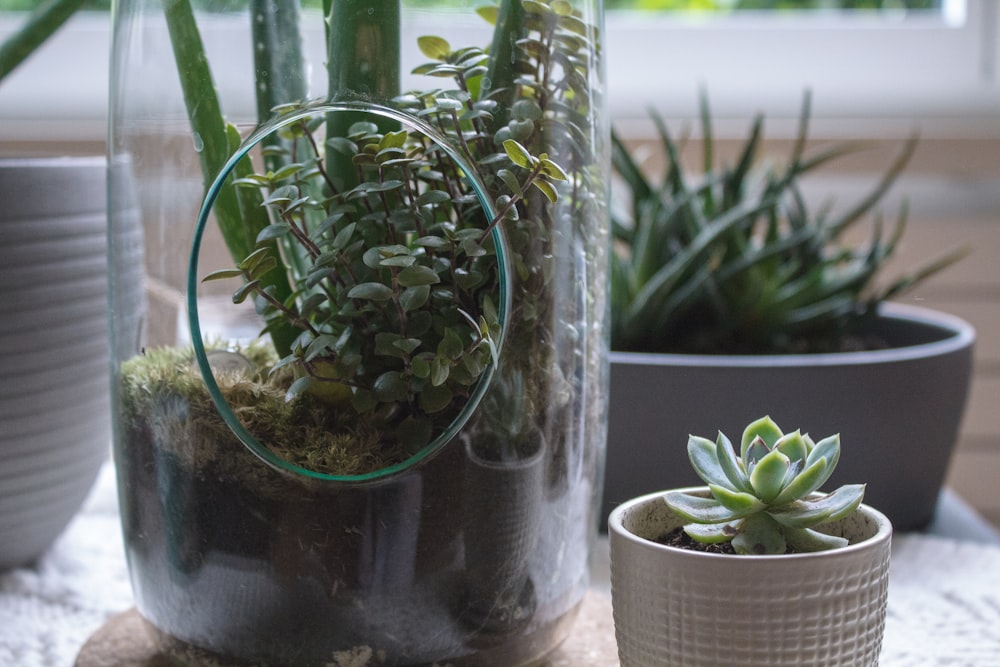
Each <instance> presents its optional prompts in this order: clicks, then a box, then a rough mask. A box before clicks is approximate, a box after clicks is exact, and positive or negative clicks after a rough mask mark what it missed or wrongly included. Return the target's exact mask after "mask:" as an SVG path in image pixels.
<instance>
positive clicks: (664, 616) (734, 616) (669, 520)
mask: <svg viewBox="0 0 1000 667" xmlns="http://www.w3.org/2000/svg"><path fill="white" fill-rule="evenodd" d="M695 488H701V487H690V488H688V489H685V490H688V491H691V490H694V489H695ZM662 497H663V494H662V493H654V494H650V495H645V496H641V497H639V498H635V499H632V500H629V501H627V502H625V503H622V504H621V505H619V506H618V507H617V508H616V509H615V510H614V511H613V512H612V513H611V517H610V519H609V522H608V526H609V531H608V532H609V536H610V541H611V592H612V604H613V607H614V621H615V637H616V639H617V641H618V656H619V659H620V660H621V665H622V667H661V666H663V667H665V666H667V665H677V666H679V667H680V666H682V667H719V666H720V665H739V666H740V667H806V666H817V665H822V666H823V667H838V666H843V667H848V666H850V667H863V666H868V665H877V664H878V657H879V652H880V651H881V647H882V634H883V630H884V627H885V610H886V594H887V592H888V575H889V547H890V541H891V535H892V526H891V524H890V523H889V520H888V519H887V518H886V517H885V515H883V514H882V513H880V512H878V511H876V510H874V509H872V508H871V507H869V506H867V505H862V506H861V509H860V510H859V511H858V512H856V513H855V514H854V515H852V516H851V517H848V518H847V519H844V520H842V521H837V522H833V523H830V524H827V525H826V526H824V527H823V528H822V529H823V530H824V531H825V532H828V533H833V534H837V535H841V536H843V537H846V538H847V539H848V540H850V542H851V543H850V544H849V545H848V546H847V547H844V548H843V549H835V550H831V551H823V552H817V553H802V554H789V555H782V556H732V555H725V554H712V553H705V552H697V551H689V550H685V549H679V548H676V547H669V546H665V545H662V544H659V543H657V542H654V541H652V540H655V539H656V538H657V537H659V536H661V535H663V534H665V533H668V532H670V531H671V530H673V529H674V528H677V527H678V526H680V525H682V524H683V523H684V522H683V520H682V519H680V518H679V517H678V516H676V515H675V514H674V513H673V512H672V511H671V510H670V509H669V508H668V507H667V505H666V503H664V502H663V500H662Z"/></svg>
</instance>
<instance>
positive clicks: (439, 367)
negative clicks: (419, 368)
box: [431, 356, 451, 387]
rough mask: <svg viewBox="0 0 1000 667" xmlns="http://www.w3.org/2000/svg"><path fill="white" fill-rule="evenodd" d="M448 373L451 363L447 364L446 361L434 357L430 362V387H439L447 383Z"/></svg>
mask: <svg viewBox="0 0 1000 667" xmlns="http://www.w3.org/2000/svg"><path fill="white" fill-rule="evenodd" d="M450 373H451V363H449V361H448V360H447V359H442V358H441V357H440V356H435V357H434V359H433V360H432V361H431V385H433V386H435V387H440V386H441V385H443V384H444V383H445V382H447V381H448V375H449V374H450Z"/></svg>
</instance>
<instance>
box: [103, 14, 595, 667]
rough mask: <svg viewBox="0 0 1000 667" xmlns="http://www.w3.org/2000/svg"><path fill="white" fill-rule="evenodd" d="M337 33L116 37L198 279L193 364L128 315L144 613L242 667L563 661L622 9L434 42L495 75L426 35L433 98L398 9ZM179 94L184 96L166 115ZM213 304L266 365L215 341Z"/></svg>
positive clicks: (590, 463)
mask: <svg viewBox="0 0 1000 667" xmlns="http://www.w3.org/2000/svg"><path fill="white" fill-rule="evenodd" d="M208 4H211V3H208ZM322 4H323V7H322V9H321V10H307V9H302V10H301V11H300V9H299V7H298V3H293V2H289V3H281V5H280V6H278V5H275V4H274V3H269V2H260V3H257V2H251V3H250V7H249V9H248V11H246V12H245V13H236V14H233V13H226V14H223V15H213V14H210V13H203V12H201V11H200V10H201V8H202V5H195V4H194V3H189V2H187V1H186V0H174V1H172V2H167V3H159V2H150V3H144V2H138V1H131V2H122V3H119V5H118V6H117V8H116V12H115V18H114V20H115V25H116V31H115V35H116V40H115V43H114V44H113V59H114V60H115V62H116V63H118V66H117V67H116V68H115V72H116V76H115V77H114V78H113V86H112V87H113V94H112V122H111V126H112V133H111V141H110V143H111V151H112V161H113V162H114V161H117V160H119V159H122V160H124V159H125V158H126V157H127V158H128V163H129V164H130V165H131V171H132V173H133V175H134V177H135V179H136V181H137V182H138V183H139V184H140V189H141V191H142V192H144V193H145V194H146V195H147V196H148V198H149V200H148V201H146V202H144V206H143V215H144V225H145V226H146V228H147V230H149V229H157V230H159V232H160V234H159V235H158V236H159V238H160V240H161V241H162V242H163V243H164V245H165V247H166V248H167V249H166V250H164V251H163V252H156V250H157V249H155V248H153V247H148V248H147V253H148V258H147V266H148V267H149V270H150V272H151V273H154V274H155V272H156V271H158V270H159V269H160V267H161V266H162V265H166V264H167V263H168V262H169V261H170V259H171V258H180V259H179V261H177V262H176V263H175V265H173V266H172V267H170V268H169V269H168V270H167V271H165V272H164V273H163V274H162V275H163V276H164V280H166V279H167V278H170V277H171V276H172V277H173V278H177V277H180V280H179V282H180V283H181V284H182V285H183V287H182V293H181V295H182V298H183V304H184V306H185V307H186V310H187V316H186V318H185V321H186V323H187V324H188V327H187V328H188V330H189V335H190V341H189V342H185V341H183V340H170V341H168V342H165V343H162V344H157V345H149V346H147V345H145V344H144V343H143V342H142V337H141V336H139V335H137V331H136V330H135V329H134V328H130V325H129V324H128V323H124V322H119V321H117V319H116V317H117V316H118V315H119V314H124V313H125V311H124V310H123V309H116V308H115V304H114V302H112V311H113V313H114V315H113V318H112V332H113V335H114V348H113V349H114V350H115V358H114V359H113V379H114V385H115V391H116V395H115V399H116V401H115V405H114V418H115V427H116V434H115V457H116V462H117V465H118V474H119V485H120V490H121V505H122V522H123V527H124V533H125V542H126V549H127V554H128V558H129V565H130V571H131V575H132V581H133V589H134V591H135V597H136V602H137V607H138V610H139V612H140V613H141V614H142V615H143V616H144V617H145V618H146V619H147V620H148V621H149V622H150V623H151V624H152V625H153V626H155V628H156V629H157V630H158V631H159V632H160V634H159V636H160V637H161V638H163V640H164V647H165V648H164V650H166V651H173V652H176V653H181V654H188V653H189V652H191V651H197V652H199V654H205V653H207V654H211V655H213V656H215V658H216V659H220V660H236V661H240V660H242V661H253V662H254V664H257V663H259V662H262V663H267V664H289V663H292V664H329V663H331V662H332V663H333V664H387V665H410V664H429V663H435V662H438V663H445V662H447V663H448V664H477V665H481V664H497V665H515V664H526V663H529V662H531V661H533V660H537V659H539V658H540V657H541V656H543V655H545V654H546V653H548V652H549V651H551V650H552V649H553V648H554V647H555V646H556V645H558V643H559V641H561V640H562V638H563V637H564V636H565V634H566V632H567V628H568V624H569V623H570V622H571V620H572V618H573V615H574V612H575V609H576V608H577V607H578V605H579V603H580V602H581V600H582V597H583V594H584V592H585V589H586V581H587V551H588V546H589V542H590V540H591V539H592V538H593V534H594V531H595V529H596V521H595V518H596V517H595V512H596V509H597V508H596V504H595V502H594V500H593V499H594V497H595V496H596V495H597V490H596V488H595V486H596V485H597V484H598V471H599V470H600V468H601V458H602V456H603V435H604V434H603V426H604V424H603V421H602V419H603V418H602V414H603V409H602V406H601V402H602V401H603V400H604V399H603V395H604V393H603V391H602V387H603V385H604V383H605V382H606V377H605V375H604V354H605V352H606V341H605V336H604V335H603V331H604V320H603V313H604V311H605V310H606V308H605V303H606V298H605V289H604V287H603V285H602V283H603V277H604V276H605V275H606V271H605V270H604V268H603V265H604V264H606V263H607V261H608V260H607V253H606V250H605V248H606V242H607V237H608V216H607V208H606V195H605V189H606V182H605V181H606V168H605V166H606V165H605V160H604V158H603V157H602V155H604V148H605V145H606V144H607V141H606V139H605V137H604V136H603V130H602V128H603V127H604V125H603V124H602V122H601V119H600V115H599V109H600V97H599V92H600V86H599V85H598V84H599V81H600V76H601V66H600V58H601V54H600V35H599V30H598V27H599V23H600V11H599V4H595V3H579V4H571V3H568V2H562V1H561V0H553V1H551V2H548V1H545V2H534V1H526V2H519V1H516V0H515V1H510V0H504V2H502V3H501V4H500V5H499V6H498V7H486V8H483V9H480V10H478V12H475V13H474V12H472V11H468V12H466V11H465V9H466V7H465V6H464V5H463V6H462V11H460V12H457V13H451V14H448V15H447V16H445V17H442V18H441V19H440V21H437V20H436V19H435V22H434V23H435V26H434V28H433V29H434V30H439V29H440V30H446V29H448V27H449V25H451V23H453V22H458V26H459V27H460V28H461V30H459V31H458V32H457V33H455V34H457V38H458V39H463V40H465V39H468V38H469V35H470V34H475V33H474V32H466V29H465V22H467V21H468V20H469V18H470V17H471V18H472V19H474V21H475V23H474V24H473V25H479V24H482V25H484V26H487V36H490V35H491V34H492V33H495V35H494V36H493V37H492V39H491V40H488V41H487V44H488V43H490V41H492V44H493V46H492V47H488V48H487V47H484V46H478V45H477V46H464V45H462V46H458V45H456V44H457V42H456V41H454V40H455V39H456V38H455V37H454V36H453V35H451V34H449V35H448V36H447V37H445V36H442V35H441V34H440V33H435V34H434V35H429V34H422V35H420V36H419V38H418V39H417V40H416V45H417V48H418V50H419V53H420V54H421V55H420V58H421V60H420V61H419V63H418V64H417V65H416V67H414V72H415V73H416V75H417V77H418V81H419V82H420V83H421V84H422V85H423V86H424V87H422V88H414V89H412V90H410V91H404V90H402V89H401V88H400V84H399V77H400V75H399V71H398V69H399V62H398V61H399V58H400V56H399V51H398V49H399V46H398V40H399V39H400V30H401V26H406V25H409V23H408V21H409V19H408V18H406V14H405V12H404V13H401V10H400V5H399V3H397V2H394V1H389V2H386V1H384V0H345V1H337V2H324V3H322ZM484 19H485V20H484ZM237 21H239V24H240V25H241V27H242V28H244V29H245V30H247V31H249V30H250V29H251V28H253V30H254V32H253V37H252V39H248V40H247V41H246V46H247V51H246V58H247V59H248V60H249V59H250V58H251V56H252V55H253V56H254V58H255V61H254V72H255V73H254V78H253V81H252V82H251V83H250V84H249V85H248V88H247V91H256V92H258V93H260V94H261V95H260V98H259V99H258V109H257V112H256V114H254V117H252V118H249V119H247V118H244V117H243V116H242V115H241V114H242V112H241V111H240V109H239V106H238V105H239V101H238V100H235V101H234V104H235V105H236V107H235V109H236V110H235V111H232V112H229V113H231V114H232V115H233V117H235V118H236V119H237V120H234V119H233V117H230V116H229V115H228V114H227V115H223V111H222V109H223V107H224V103H225V102H227V101H229V100H227V98H226V97H225V93H226V87H225V85H216V83H215V80H216V79H215V76H214V75H213V70H212V66H214V65H216V64H217V63H218V62H220V61H224V60H225V58H216V59H213V55H215V56H218V55H219V53H220V51H219V50H216V49H217V45H216V44H215V43H213V42H212V41H211V40H210V39H209V38H210V37H211V36H212V35H213V34H215V33H213V32H212V31H213V30H214V29H215V28H216V27H217V25H218V24H219V23H220V22H222V23H226V22H230V23H232V24H233V25H235V24H236V22H237ZM310 22H311V23H312V24H314V26H315V28H316V30H313V31H312V32H310ZM494 26H495V27H494ZM317 33H318V34H319V35H321V36H322V41H323V46H322V48H321V49H320V50H319V54H318V55H315V54H312V53H310V52H307V46H308V44H309V41H308V40H306V39H305V38H303V37H302V35H306V36H309V35H312V36H316V35H317ZM139 35H142V39H141V40H138V36H139ZM228 37H229V39H228V40H227V41H226V49H224V50H223V52H224V53H225V54H231V53H232V52H233V50H234V48H235V47H233V46H232V45H233V44H239V43H242V42H241V41H240V39H239V38H234V37H233V36H232V35H229V36H228ZM131 38H136V40H137V41H136V42H131V41H130V39H131ZM157 43H162V44H166V45H169V48H168V49H167V50H166V56H167V57H166V58H165V59H164V60H163V61H161V60H158V56H159V54H158V53H153V52H152V51H153V50H154V49H153V46H154V45H155V44H157ZM311 58H315V64H316V67H314V68H312V69H313V71H317V70H318V71H321V72H324V73H325V74H326V79H327V80H326V82H325V83H326V86H327V89H326V92H325V94H320V95H315V94H311V93H310V92H309V86H308V84H307V83H306V77H307V74H308V73H309V70H310V67H309V63H310V62H313V61H312V60H311ZM320 63H322V65H321V64H320ZM161 67H162V68H163V69H162V71H163V72H164V79H163V80H170V81H172V82H174V81H176V83H177V87H176V88H177V89H176V90H174V91H173V93H174V96H173V97H171V96H170V95H169V94H168V93H169V92H170V90H169V89H166V90H167V93H164V94H161V92H162V91H161V89H160V88H159V87H157V91H156V92H157V97H156V102H155V104H153V103H147V102H143V101H142V99H141V98H142V95H143V94H144V91H145V90H146V89H144V88H143V84H144V82H146V81H149V80H151V79H154V78H155V79H157V80H160V77H159V75H158V73H159V72H160V68H161ZM167 75H169V77H170V78H169V79H167V78H165V77H166V76H167ZM178 75H179V76H178ZM226 83H229V82H226ZM132 91H134V92H135V94H134V95H133V94H130V92H132ZM240 129H242V130H243V131H242V132H241V131H240ZM163 156H169V157H170V159H169V160H168V159H166V158H165V157H164V159H160V158H161V157H163ZM165 172H167V173H165ZM192 174H196V175H194V176H192ZM111 225H112V229H114V226H115V220H114V219H112V221H111ZM148 237H149V235H147V238H148ZM213 244H218V246H222V247H224V248H225V252H226V253H228V255H229V256H228V257H224V256H222V255H223V254H224V253H214V250H213V248H214V246H213ZM114 252H115V248H114V245H112V253H113V255H114ZM159 277H160V276H159V275H154V276H153V277H151V282H155V281H156V280H158V279H159ZM217 286H222V290H223V292H224V293H225V294H226V297H225V299H224V300H223V301H224V303H223V307H222V308H221V309H220V310H221V312H223V313H224V314H225V315H224V316H230V315H231V316H232V319H241V318H242V319H247V318H249V319H251V320H252V321H253V322H254V327H255V328H254V329H252V330H253V335H252V336H250V337H249V339H243V338H241V337H240V336H239V335H233V334H231V333H227V332H226V331H224V330H219V329H213V328H212V324H213V317H214V316H215V314H216V313H215V311H214V310H213V306H214V305H215V304H217V303H218V299H216V298H215V294H216V292H213V290H214V289H215V288H216V287H217ZM164 291H165V290H164ZM258 332H260V333H261V335H260V336H257V335H256V334H257V333H258ZM149 335H150V336H151V337H152V336H160V337H161V338H162V337H163V332H162V331H150V332H149ZM351 660H353V661H354V662H350V661H351Z"/></svg>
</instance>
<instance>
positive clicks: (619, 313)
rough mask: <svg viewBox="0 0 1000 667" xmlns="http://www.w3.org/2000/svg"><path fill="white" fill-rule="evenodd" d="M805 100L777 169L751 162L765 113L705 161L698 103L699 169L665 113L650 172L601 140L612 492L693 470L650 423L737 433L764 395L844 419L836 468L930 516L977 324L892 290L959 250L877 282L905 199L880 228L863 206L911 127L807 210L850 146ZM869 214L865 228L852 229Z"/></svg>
mask: <svg viewBox="0 0 1000 667" xmlns="http://www.w3.org/2000/svg"><path fill="white" fill-rule="evenodd" d="M809 102H810V100H809V96H808V94H807V95H806V96H805V98H804V103H803V107H802V114H801V118H800V125H799V130H798V133H797V136H796V139H795V142H794V145H793V148H792V153H791V155H790V156H789V158H788V160H787V162H785V163H784V164H779V165H776V166H764V167H762V166H760V164H759V162H760V160H761V158H760V157H759V155H760V153H761V152H762V150H763V149H762V143H763V130H762V126H763V118H761V117H758V118H757V119H756V120H755V122H754V123H753V125H752V128H751V130H750V133H749V137H748V139H747V140H746V142H745V143H744V144H743V145H742V146H741V147H740V149H739V151H738V154H737V157H736V159H735V161H734V162H733V164H731V165H728V164H719V163H717V158H716V156H715V154H714V152H715V145H714V142H713V135H712V123H711V118H710V114H709V111H708V104H707V102H706V101H705V99H704V98H702V112H701V127H702V131H703V141H704V170H703V173H701V174H699V175H696V176H689V175H688V174H686V173H685V172H684V168H683V166H682V164H681V152H682V150H683V144H681V143H680V142H678V141H675V140H674V139H673V137H672V136H671V134H670V133H669V131H668V129H667V127H666V125H665V124H664V123H663V121H662V119H659V118H654V121H655V124H656V127H657V128H658V131H659V137H660V143H661V148H662V153H663V154H664V156H665V161H666V170H665V173H664V174H663V176H662V178H656V179H654V178H653V176H651V175H650V174H647V173H646V172H645V171H644V170H643V168H642V166H641V165H640V163H639V160H638V157H637V156H638V155H639V153H638V152H636V153H634V154H633V153H632V152H630V150H629V148H628V146H627V145H626V144H625V143H624V142H623V141H622V140H621V139H620V138H618V137H615V138H614V152H613V162H614V167H615V171H616V174H617V176H618V177H619V180H618V181H616V186H619V187H620V189H619V190H616V191H615V192H616V196H617V195H618V194H620V195H621V196H620V198H619V199H618V200H617V201H618V206H616V207H615V208H614V210H613V234H614V243H615V250H614V253H613V256H612V280H611V282H612V297H611V299H612V340H611V345H612V350H613V351H612V353H611V404H610V416H609V420H610V425H609V450H608V463H607V469H606V476H605V480H606V482H605V500H606V502H607V503H608V504H610V505H614V504H616V503H618V502H621V501H622V500H624V499H625V498H628V497H630V496H632V495H635V494H636V493H637V492H642V491H653V490H655V489H656V488H659V485H661V484H662V483H663V481H664V480H663V479H662V477H663V475H666V482H667V483H668V484H669V485H671V486H683V485H687V484H690V483H693V482H694V480H693V479H692V474H691V472H690V471H689V470H688V469H687V466H686V465H685V463H684V454H683V451H682V450H680V449H679V448H669V447H663V446H662V444H661V443H660V442H659V441H658V437H657V436H658V434H659V433H661V432H662V431H663V426H662V425H663V424H670V425H671V426H680V427H681V428H683V429H684V430H685V431H687V432H689V433H698V432H703V431H704V430H705V429H709V428H712V427H713V426H714V425H717V424H719V423H720V422H721V424H722V426H723V428H724V429H728V430H732V429H734V428H738V427H739V425H740V424H745V423H746V422H747V421H748V420H749V419H751V418H753V416H754V415H759V414H761V413H762V412H764V411H766V410H767V409H768V405H769V404H777V405H778V406H780V407H779V408H776V411H777V414H774V415H773V416H774V418H775V419H776V420H778V421H779V422H781V421H784V422H793V423H810V424H815V425H816V428H818V429H823V430H834V429H835V428H836V425H837V424H843V425H844V426H843V428H844V436H845V438H850V439H851V441H852V442H856V443H857V449H856V451H855V453H854V456H853V457H852V458H851V460H850V461H849V462H848V463H847V464H846V465H845V466H842V467H841V469H840V470H839V471H838V473H837V474H838V475H841V476H843V477H844V478H849V477H858V476H862V475H864V476H866V477H867V478H868V479H869V480H871V481H872V483H873V491H872V493H873V494H874V497H873V499H872V500H873V502H875V503H877V504H878V506H879V507H881V508H882V509H883V511H885V512H886V514H887V515H888V516H889V517H890V518H891V519H892V520H893V522H894V524H895V525H896V527H897V529H900V530H912V529H917V528H920V527H922V526H924V525H926V524H927V523H928V522H929V521H930V519H931V517H932V515H933V512H934V508H935V506H936V503H937V498H938V493H939V491H940V489H941V486H942V484H943V481H944V474H945V472H946V470H947V466H948V461H949V457H950V453H951V450H952V446H953V444H954V442H955V440H956V438H957V433H958V428H959V424H960V421H961V416H962V412H963V409H964V405H965V399H966V395H967V393H968V387H969V381H970V373H971V363H972V361H971V359H972V345H973V341H974V332H973V330H972V328H971V327H970V326H969V325H968V324H967V323H965V322H963V321H961V320H959V319H957V318H954V317H951V316H949V315H946V314H944V313H938V312H936V311H932V310H928V309H921V308H914V307H911V306H904V305H902V304H899V303H893V302H890V300H893V299H898V298H899V297H900V295H902V294H904V293H906V292H907V290H910V289H913V288H914V287H915V286H916V285H918V284H920V282H921V281H922V280H924V279H926V278H927V277H929V276H931V275H933V274H935V273H936V272H937V271H940V270H941V269H943V268H945V267H947V266H949V265H950V264H951V263H953V262H954V261H956V260H957V259H958V258H959V257H961V256H962V254H963V252H964V251H962V250H959V251H954V252H950V253H948V254H946V255H944V256H942V257H940V258H938V259H934V260H933V261H930V262H928V263H927V264H926V265H924V266H921V267H918V268H914V269H913V270H911V271H909V272H908V273H906V274H905V275H902V276H901V277H898V278H895V279H893V280H889V279H888V278H885V277H883V276H884V275H885V274H886V271H885V270H884V269H885V268H886V264H887V263H888V262H889V260H890V259H891V258H892V257H893V253H894V252H895V250H896V248H897V246H898V244H899V242H900V239H901V237H902V234H903V231H904V227H905V220H906V210H905V207H904V208H903V210H902V211H901V212H900V215H899V218H898V219H897V221H896V223H895V225H894V226H892V227H891V229H889V230H884V229H883V225H882V222H881V218H880V216H879V215H878V214H877V212H876V207H877V206H878V204H879V202H880V201H882V198H883V195H884V194H885V193H886V192H887V191H888V190H889V188H890V187H891V186H892V185H893V183H894V182H895V181H896V179H897V178H898V176H899V175H900V173H901V172H902V170H903V169H904V166H905V164H906V163H907V161H908V159H909V157H910V155H911V153H912V151H913V150H914V148H915V143H916V139H915V138H914V139H911V140H909V141H907V142H906V144H905V145H904V146H903V149H902V151H901V152H900V154H899V155H898V157H897V158H896V159H895V160H894V161H893V163H892V164H891V166H890V167H889V169H888V171H887V172H886V174H885V175H884V176H883V178H882V179H881V180H880V181H879V182H878V183H876V184H875V185H874V187H873V188H872V190H871V192H870V194H868V195H867V196H865V197H864V198H862V199H861V200H860V201H858V202H856V203H851V204H850V205H849V206H842V207H833V206H830V205H825V206H822V207H820V208H818V209H816V210H813V209H812V207H811V206H810V203H809V202H808V201H807V200H806V197H805V196H804V194H803V185H804V183H803V181H804V179H806V178H807V177H809V176H813V175H814V174H815V173H816V172H819V171H821V168H822V167H823V166H824V165H827V164H829V163H830V162H831V161H833V160H835V159H837V158H840V157H842V156H844V155H847V154H850V153H852V152H855V151H856V150H857V149H858V146H856V145H852V144H837V145H833V146H830V147H825V148H822V149H818V150H813V151H810V150H808V146H807V143H808V141H807V139H808V136H807V135H808V132H807V130H808V120H809V115H810V103H809ZM868 219H873V220H874V221H873V224H872V225H871V233H870V235H868V238H867V239H866V238H864V237H863V236H862V234H860V233H859V232H860V231H861V230H860V229H858V228H859V226H860V225H861V224H862V223H863V222H865V221H866V220H868ZM737 387H738V388H740V389H739V390H736V389H735V388H737ZM749 387H752V388H753V390H752V391H745V390H744V389H745V388H749ZM651 397H655V399H652V400H655V401H656V403H655V405H652V404H651V403H650V400H651ZM720 401H721V403H720ZM720 405H724V406H725V407H724V408H720ZM901 461H902V462H903V463H902V464H900V462H901ZM654 471H656V472H654ZM835 481H838V480H835Z"/></svg>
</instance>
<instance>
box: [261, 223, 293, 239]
mask: <svg viewBox="0 0 1000 667" xmlns="http://www.w3.org/2000/svg"><path fill="white" fill-rule="evenodd" d="M290 230H291V227H290V226H289V225H288V223H287V222H277V223H275V224H273V225H268V226H267V227H265V228H264V229H262V230H260V233H259V234H257V243H258V244H260V243H265V242H267V241H272V240H274V239H278V238H281V237H283V236H286V235H287V234H288V232H289V231H290Z"/></svg>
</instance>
